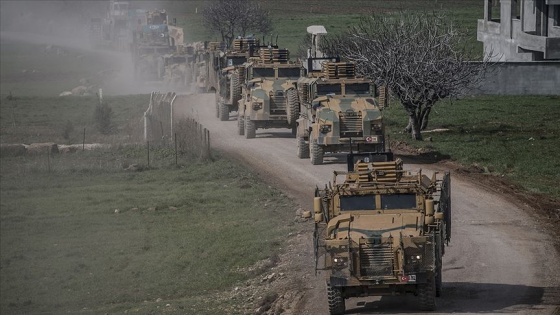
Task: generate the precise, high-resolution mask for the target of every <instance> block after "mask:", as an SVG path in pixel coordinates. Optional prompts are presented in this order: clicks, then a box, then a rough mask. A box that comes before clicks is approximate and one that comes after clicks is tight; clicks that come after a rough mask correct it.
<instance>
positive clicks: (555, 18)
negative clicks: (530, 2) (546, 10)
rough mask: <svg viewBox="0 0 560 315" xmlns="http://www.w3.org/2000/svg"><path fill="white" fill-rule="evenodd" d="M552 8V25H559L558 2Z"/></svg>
mask: <svg viewBox="0 0 560 315" xmlns="http://www.w3.org/2000/svg"><path fill="white" fill-rule="evenodd" d="M552 10H554V12H553V15H552V18H553V19H554V26H560V4H559V5H553V6H552Z"/></svg>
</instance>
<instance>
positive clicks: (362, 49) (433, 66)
mask: <svg viewBox="0 0 560 315" xmlns="http://www.w3.org/2000/svg"><path fill="white" fill-rule="evenodd" d="M464 38H465V36H463V34H462V33H461V32H459V30H458V29H457V28H455V27H454V26H453V24H452V23H451V22H450V20H449V19H448V18H446V16H445V15H442V14H440V13H426V12H420V13H409V12H399V13H396V14H394V15H386V14H385V15H373V16H370V17H367V18H364V19H363V20H361V21H360V23H359V24H357V25H356V26H353V27H351V28H350V29H349V30H348V31H346V32H344V33H343V34H339V35H335V36H334V37H332V36H331V37H327V38H326V40H325V41H324V42H323V43H324V45H325V47H323V50H324V51H326V52H328V53H330V54H335V55H339V56H340V57H342V58H344V59H347V60H350V61H354V62H356V65H357V72H358V73H359V74H361V75H363V76H365V77H368V78H370V79H372V80H374V82H375V83H376V84H378V85H386V86H388V87H389V89H390V91H391V92H392V93H393V95H395V96H396V97H397V98H398V99H399V100H400V102H401V104H402V105H403V106H404V109H405V110H406V112H407V113H408V114H409V117H410V118H409V125H408V126H407V128H406V130H407V131H408V132H411V133H412V136H413V137H414V138H415V139H421V138H422V136H421V133H420V130H421V129H423V128H426V127H427V124H428V117H429V114H430V111H431V107H432V106H433V105H434V104H435V103H436V102H437V101H439V100H441V99H444V98H448V97H456V96H459V95H462V94H464V92H465V91H467V90H468V89H471V88H474V87H475V86H476V85H477V84H479V82H480V80H481V79H482V75H483V74H484V72H485V71H486V69H487V67H488V66H489V62H488V60H489V59H488V56H486V57H485V58H484V60H483V61H482V62H480V63H470V62H467V61H468V60H467V56H469V55H470V54H469V52H468V51H465V50H464V49H462V45H463V41H464Z"/></svg>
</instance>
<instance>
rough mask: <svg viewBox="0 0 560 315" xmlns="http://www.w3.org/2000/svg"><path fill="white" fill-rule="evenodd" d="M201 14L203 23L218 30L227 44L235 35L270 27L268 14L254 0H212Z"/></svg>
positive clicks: (263, 30) (267, 29) (243, 34)
mask: <svg viewBox="0 0 560 315" xmlns="http://www.w3.org/2000/svg"><path fill="white" fill-rule="evenodd" d="M202 15H203V21H204V25H205V26H206V27H207V28H208V29H210V30H211V31H215V32H219V33H220V35H221V37H222V41H224V42H225V43H226V44H227V45H228V46H229V45H231V43H232V41H233V39H234V38H235V36H236V35H241V36H246V35H247V33H248V32H251V31H254V32H259V33H268V32H270V30H271V29H272V21H271V19H270V14H269V13H268V11H266V10H264V9H263V7H262V6H261V5H260V4H259V3H257V2H256V1H251V0H218V1H214V2H212V3H210V4H209V5H208V6H207V7H205V8H204V10H203V11H202Z"/></svg>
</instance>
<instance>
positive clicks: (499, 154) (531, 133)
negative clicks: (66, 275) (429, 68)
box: [385, 96, 560, 199]
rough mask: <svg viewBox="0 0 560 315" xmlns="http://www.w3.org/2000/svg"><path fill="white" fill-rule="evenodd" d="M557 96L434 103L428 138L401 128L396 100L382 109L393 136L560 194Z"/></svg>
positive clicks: (533, 189)
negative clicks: (412, 136) (415, 138)
mask: <svg viewBox="0 0 560 315" xmlns="http://www.w3.org/2000/svg"><path fill="white" fill-rule="evenodd" d="M559 105H560V96H484V97H482V96H481V97H469V98H464V99H460V100H456V101H453V102H452V103H450V102H448V101H446V102H441V103H439V104H436V106H435V107H434V110H433V111H432V113H431V115H430V125H429V129H435V128H447V129H449V131H447V132H442V133H429V134H428V133H426V134H424V138H427V137H431V138H432V142H427V141H425V142H414V141H410V138H409V136H408V135H405V134H402V133H401V131H402V129H404V126H406V123H407V117H406V115H405V113H404V110H403V109H402V107H401V106H400V105H399V104H395V105H394V106H392V107H391V108H389V109H388V110H387V111H386V112H385V117H387V119H388V124H389V126H390V130H391V133H392V136H391V137H392V139H393V140H400V141H409V142H410V143H411V144H412V145H413V146H417V147H425V148H429V149H433V150H435V151H437V152H439V153H441V154H442V155H449V156H451V157H452V159H454V160H456V161H458V162H460V163H462V164H464V165H467V166H468V165H477V166H479V167H481V168H484V167H486V168H487V169H488V170H489V171H490V172H492V173H493V174H496V175H503V176H505V177H507V178H509V179H511V180H512V181H514V182H515V183H517V184H520V185H521V186H523V187H524V188H525V189H527V190H528V191H530V192H534V193H543V194H547V195H551V196H553V197H555V198H557V199H560V189H559V187H558V182H560V159H558V156H560V141H559V137H560V106H559Z"/></svg>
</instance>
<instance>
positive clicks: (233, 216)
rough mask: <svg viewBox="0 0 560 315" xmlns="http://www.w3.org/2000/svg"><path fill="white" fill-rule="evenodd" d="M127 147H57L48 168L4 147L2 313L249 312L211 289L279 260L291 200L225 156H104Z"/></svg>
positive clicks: (221, 289) (0, 216)
mask: <svg viewBox="0 0 560 315" xmlns="http://www.w3.org/2000/svg"><path fill="white" fill-rule="evenodd" d="M125 154H130V152H127V151H124V150H116V151H110V152H87V151H86V152H76V153H74V154H72V155H67V156H62V155H60V156H58V157H51V158H53V159H54V160H53V161H51V163H54V164H56V165H58V166H57V167H54V168H51V169H50V171H48V170H47V169H46V167H45V163H44V159H43V157H42V156H26V157H17V158H9V157H2V161H1V166H2V167H1V171H0V174H1V176H2V181H1V184H0V191H1V193H0V200H1V207H0V208H1V210H0V219H1V226H0V242H1V243H0V245H1V246H0V247H1V248H2V252H1V260H0V264H1V269H0V278H1V279H2V281H1V283H0V288H1V291H2V299H1V302H0V312H1V313H2V314H4V313H5V314H39V313H78V312H80V313H89V314H103V313H117V312H122V311H134V312H135V313H136V312H137V313H139V314H153V313H154V312H155V313H159V312H163V311H164V310H165V311H166V312H174V313H177V314H226V313H227V314H246V313H248V312H250V311H249V310H246V309H244V308H245V307H249V305H247V304H246V303H245V301H219V300H215V299H214V298H213V297H214V295H215V294H217V293H219V292H224V291H232V290H233V289H234V287H235V286H240V285H243V284H244V281H245V280H247V279H250V278H253V277H257V276H259V275H260V274H261V273H263V272H266V271H267V269H266V268H262V269H259V268H254V266H255V264H256V263H257V262H259V261H263V260H267V261H273V260H274V259H271V257H274V255H276V254H275V253H276V252H277V251H278V250H279V246H280V245H279V244H281V243H282V242H281V241H280V239H281V238H282V237H285V236H286V235H287V234H288V233H289V232H290V230H291V229H293V226H292V227H290V222H293V221H292V219H293V215H294V205H293V204H291V202H290V201H289V199H287V197H286V196H285V195H283V194H282V193H281V192H280V191H278V190H276V189H274V188H271V187H269V186H268V185H265V184H263V183H262V182H261V181H260V180H259V179H258V178H257V177H256V176H255V174H252V173H249V172H247V170H245V169H244V168H242V167H241V166H239V165H238V164H236V163H234V162H232V161H229V160H228V159H225V158H222V157H219V156H218V157H215V158H214V160H212V161H206V162H196V161H195V160H193V161H191V162H190V163H189V164H184V165H182V166H181V167H179V168H176V167H172V166H169V167H159V168H151V169H145V170H134V171H131V170H124V169H122V167H120V166H118V165H115V163H101V162H107V161H109V160H110V158H111V157H113V158H114V159H117V156H119V155H120V156H123V155H125ZM59 159H60V160H61V161H58V160H59ZM58 162H60V163H58ZM62 162H64V163H62ZM99 163H101V167H100V165H99ZM278 222H286V224H278ZM265 266H266V267H271V265H270V264H269V265H265ZM232 307H233V311H232V309H230V308H232ZM226 310H228V311H226Z"/></svg>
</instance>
